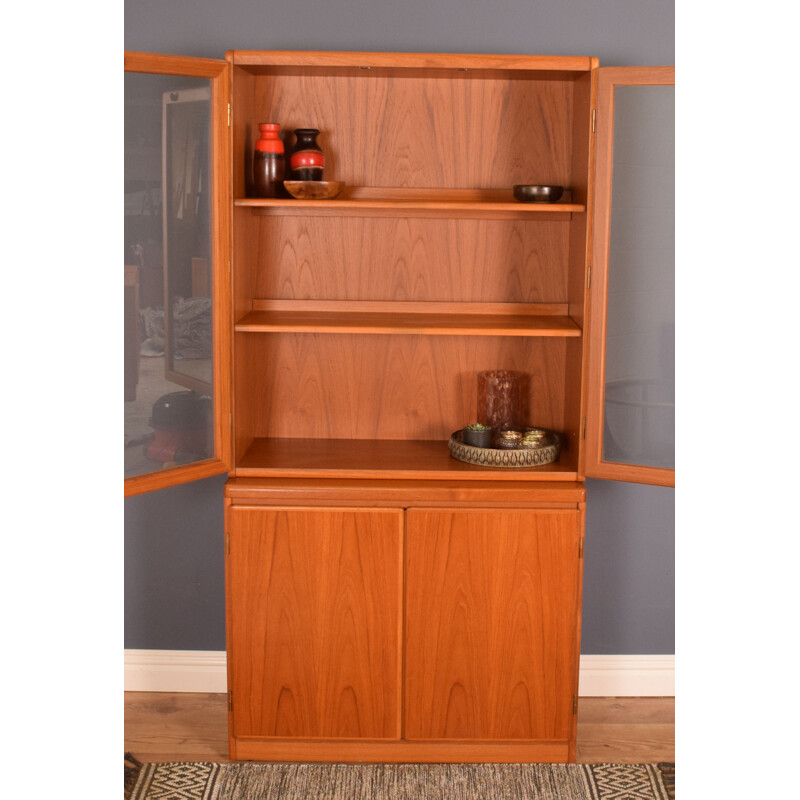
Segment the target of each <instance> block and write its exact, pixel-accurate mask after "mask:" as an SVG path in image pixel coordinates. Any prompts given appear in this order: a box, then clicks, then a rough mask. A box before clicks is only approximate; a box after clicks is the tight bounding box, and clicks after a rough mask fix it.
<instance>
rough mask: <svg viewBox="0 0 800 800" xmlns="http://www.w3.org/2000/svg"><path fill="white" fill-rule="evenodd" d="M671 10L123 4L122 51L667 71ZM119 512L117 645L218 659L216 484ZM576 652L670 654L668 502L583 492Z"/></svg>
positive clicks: (220, 600) (654, 1)
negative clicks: (538, 58)
mask: <svg viewBox="0 0 800 800" xmlns="http://www.w3.org/2000/svg"><path fill="white" fill-rule="evenodd" d="M674 17H675V6H674V2H670V1H669V0H491V1H488V0H487V2H480V1H479V0H404V2H397V1H396V0H395V2H386V1H385V0H352V1H351V2H342V1H341V0H327V1H326V0H293V1H287V2H282V3H274V2H265V0H227V1H226V2H221V0H127V2H126V4H125V47H126V49H129V50H142V51H147V52H154V53H174V54H177V55H191V56H205V57H211V58H223V57H224V55H225V51H226V50H229V49H270V50H376V51H393V50H397V51H410V52H426V51H432V52H484V53H530V54H549V55H590V56H597V57H598V58H599V59H600V63H601V65H605V66H612V65H615V66H629V65H637V64H643V65H647V64H652V65H658V64H674V62H675V47H674V40H675V25H674ZM223 484H224V478H223V477H219V478H209V479H207V480H204V481H198V482H196V483H194V484H189V485H188V486H183V487H178V488H175V489H164V490H161V491H159V492H154V493H152V494H150V495H142V496H138V497H134V498H129V499H128V500H126V501H125V639H124V641H125V647H126V648H135V649H138V648H142V649H169V650H222V649H224V647H225V615H224V572H223V531H222V486H223ZM587 490H588V514H587V523H586V529H587V530H586V561H585V568H584V618H583V619H584V621H583V642H582V647H581V650H582V652H584V653H593V654H648V653H650V654H666V653H673V652H674V622H673V618H674V525H675V516H674V491H673V490H672V489H664V488H660V487H648V486H638V485H633V484H623V483H614V482H611V481H591V480H590V481H588V482H587Z"/></svg>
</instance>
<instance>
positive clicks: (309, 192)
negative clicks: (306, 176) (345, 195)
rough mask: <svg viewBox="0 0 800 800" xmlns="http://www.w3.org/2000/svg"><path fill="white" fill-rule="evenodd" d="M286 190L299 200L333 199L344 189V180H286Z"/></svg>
mask: <svg viewBox="0 0 800 800" xmlns="http://www.w3.org/2000/svg"><path fill="white" fill-rule="evenodd" d="M283 185H284V186H285V187H286V191H287V192H289V194H290V195H291V196H292V197H294V198H296V199H297V200H332V199H333V198H334V197H336V196H337V195H338V194H339V193H340V192H341V191H342V189H344V183H343V182H342V181H284V182H283Z"/></svg>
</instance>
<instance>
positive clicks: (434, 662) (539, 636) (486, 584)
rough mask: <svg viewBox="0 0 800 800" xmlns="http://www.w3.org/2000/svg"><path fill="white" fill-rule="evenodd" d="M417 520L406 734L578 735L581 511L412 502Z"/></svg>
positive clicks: (409, 595)
mask: <svg viewBox="0 0 800 800" xmlns="http://www.w3.org/2000/svg"><path fill="white" fill-rule="evenodd" d="M406 522H407V530H406V576H405V580H406V603H407V605H406V622H405V629H406V650H405V654H406V656H405V657H406V661H405V686H406V694H405V703H404V708H405V737H406V738H407V739H412V740H413V739H426V740H428V739H431V740H436V739H463V740H468V739H485V740H495V741H503V740H514V739H528V740H541V741H546V740H551V741H553V742H554V743H555V742H557V741H561V742H566V741H567V740H569V739H570V736H571V731H572V702H571V701H572V697H573V695H574V694H575V693H576V691H577V675H576V672H575V670H576V664H577V660H576V658H575V653H576V647H577V644H578V638H577V630H576V624H577V622H576V621H577V612H578V599H579V597H578V589H577V583H576V577H577V575H578V559H579V547H578V545H579V540H580V537H581V518H580V513H579V511H578V510H571V511H569V510H563V511H562V510H535V511H534V510H513V511H512V510H505V511H496V510H495V511H486V510H475V509H466V510H460V511H454V510H445V509H438V510H425V509H410V510H409V511H408V512H407V513H406ZM555 632H558V633H557V635H556V634H555Z"/></svg>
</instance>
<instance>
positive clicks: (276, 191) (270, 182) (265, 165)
mask: <svg viewBox="0 0 800 800" xmlns="http://www.w3.org/2000/svg"><path fill="white" fill-rule="evenodd" d="M280 129H281V126H280V125H278V124H277V123H275V122H262V123H261V124H260V125H259V126H258V130H259V132H260V133H261V136H260V138H259V139H258V140H257V141H256V145H255V152H254V153H253V192H254V193H255V195H256V197H284V196H285V194H284V192H285V190H284V188H283V177H284V173H285V171H286V156H285V154H284V147H283V142H282V141H281V139H280V137H279V136H278V133H279V132H280Z"/></svg>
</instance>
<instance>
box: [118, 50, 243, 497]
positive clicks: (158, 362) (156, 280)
mask: <svg viewBox="0 0 800 800" xmlns="http://www.w3.org/2000/svg"><path fill="white" fill-rule="evenodd" d="M229 73H230V68H229V66H228V64H227V63H226V62H224V61H215V60H210V59H196V58H179V57H173V56H157V55H151V54H146V53H125V173H124V181H125V183H124V186H125V242H124V247H125V355H124V360H125V458H124V463H125V495H126V496H128V495H132V494H139V493H141V492H145V491H150V490H152V489H160V488H163V487H165V486H172V485H175V484H178V483H184V482H186V481H190V480H195V479H197V478H202V477H206V476H208V475H214V474H217V473H221V472H226V471H227V470H228V469H229V468H230V428H231V423H230V413H231V403H230V355H229V350H230V347H229V342H230V332H229V328H230V290H229V277H228V262H229V253H230V221H229V218H230V186H229V184H230V177H229V168H228V164H229V161H230V158H229V156H228V153H229V151H230V145H229V141H228V140H229V132H228V124H227V118H228V106H229V97H230V88H229Z"/></svg>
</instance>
